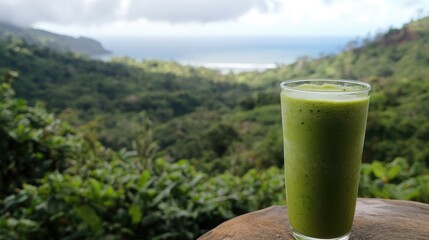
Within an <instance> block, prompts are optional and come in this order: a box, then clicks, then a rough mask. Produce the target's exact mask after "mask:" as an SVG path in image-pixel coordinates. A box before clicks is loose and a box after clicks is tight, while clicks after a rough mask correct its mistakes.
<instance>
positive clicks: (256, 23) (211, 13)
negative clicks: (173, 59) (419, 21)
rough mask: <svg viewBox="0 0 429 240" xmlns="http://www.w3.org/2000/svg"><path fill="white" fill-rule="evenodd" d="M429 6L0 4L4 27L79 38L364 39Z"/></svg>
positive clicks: (330, 1)
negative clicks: (359, 37) (305, 36)
mask: <svg viewBox="0 0 429 240" xmlns="http://www.w3.org/2000/svg"><path fill="white" fill-rule="evenodd" d="M427 15H429V0H67V1H60V0H37V1H35V0H0V20H3V21H8V22H13V23H15V24H19V25H21V26H31V27H37V28H41V29H45V30H49V31H54V32H58V33H64V34H70V35H73V36H79V35H84V36H90V37H108V36H148V35H150V36H167V35H180V36H190V35H191V36H195V35H205V36H207V35H208V36H213V35H216V36H218V35H224V36H230V35H233V36H237V35H238V36H247V35H253V36H255V35H256V36H274V35H277V36H278V35H281V36H290V35H332V36H334V35H350V36H365V35H366V34H367V33H375V32H377V31H383V30H386V29H387V28H389V27H390V26H393V27H400V26H402V24H404V23H406V22H408V21H409V20H410V19H412V18H416V17H418V16H427Z"/></svg>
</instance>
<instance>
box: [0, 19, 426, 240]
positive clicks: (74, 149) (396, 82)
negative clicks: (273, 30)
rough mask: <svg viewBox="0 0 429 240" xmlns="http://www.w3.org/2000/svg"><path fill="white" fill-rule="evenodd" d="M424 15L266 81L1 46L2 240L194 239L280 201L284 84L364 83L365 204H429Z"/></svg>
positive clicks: (19, 43) (268, 75)
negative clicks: (367, 92)
mask: <svg viewBox="0 0 429 240" xmlns="http://www.w3.org/2000/svg"><path fill="white" fill-rule="evenodd" d="M424 49H429V17H426V18H423V19H420V20H418V21H413V22H410V23H409V24H407V25H405V26H404V27H403V28H401V29H390V30H389V31H387V32H386V33H383V34H378V35H376V36H374V37H371V38H369V39H357V40H356V41H352V42H350V43H349V44H348V45H347V46H346V47H345V49H344V51H342V52H341V53H340V54H338V55H334V56H322V57H320V58H317V59H311V58H308V57H302V58H300V59H298V60H297V61H296V62H295V63H293V64H291V65H285V66H282V65H279V66H278V67H277V68H276V69H273V70H268V71H264V72H250V73H241V74H233V73H230V74H226V75H224V74H221V73H220V72H218V71H215V70H210V69H205V68H195V67H188V66H182V65H180V64H177V63H174V62H160V61H135V60H132V59H127V58H122V59H114V60H112V61H109V62H104V61H97V60H91V59H87V58H84V57H82V56H77V55H76V54H74V53H68V54H67V53H66V54H64V53H57V52H55V51H54V50H51V49H49V48H41V47H37V46H33V45H31V44H28V43H26V42H25V41H23V40H20V39H17V38H9V39H8V40H6V41H3V42H1V43H0V78H1V85H0V152H1V155H0V158H1V159H0V165H1V166H0V186H1V188H0V190H1V192H0V199H1V201H0V239H99V238H103V239H136V238H138V239H195V238H196V237H198V236H199V235H201V234H202V233H204V232H205V231H207V230H208V229H210V228H213V227H214V226H216V225H217V224H219V223H220V222H222V221H224V220H226V219H229V218H231V217H233V216H236V215H238V214H242V213H244V212H248V211H252V210H256V209H260V208H263V207H267V206H270V205H273V204H285V202H284V180H283V170H282V167H283V147H282V134H281V132H282V131H281V119H280V117H281V116H280V105H279V102H280V101H279V84H280V82H282V81H283V80H287V79H296V78H347V79H359V80H363V81H366V82H369V83H371V85H372V87H373V91H372V94H371V103H370V112H369V117H368V126H367V133H366V142H365V149H364V164H363V165H362V171H361V183H360V187H359V195H360V196H363V197H382V198H395V199H408V200H415V201H421V202H427V203H429V169H428V166H429V122H428V121H427V119H428V118H429V71H428V66H429V51H425V50H424Z"/></svg>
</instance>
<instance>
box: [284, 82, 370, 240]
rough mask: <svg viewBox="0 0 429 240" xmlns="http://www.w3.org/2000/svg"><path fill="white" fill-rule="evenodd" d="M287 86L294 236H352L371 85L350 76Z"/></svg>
mask: <svg viewBox="0 0 429 240" xmlns="http://www.w3.org/2000/svg"><path fill="white" fill-rule="evenodd" d="M281 89H282V91H281V105H282V120H283V139H284V161H285V176H286V199H287V205H288V215H289V222H290V226H291V228H292V231H293V235H294V237H295V238H296V239H312V240H316V239H349V235H350V231H351V227H352V223H353V218H354V214H355V207H356V199H357V191H358V185H359V175H360V164H361V159H362V149H363V143H364V137H365V128H366V120H367V115H368V105H369V92H370V90H371V86H370V85H369V84H367V83H364V82H359V81H350V80H291V81H285V82H283V83H282V84H281Z"/></svg>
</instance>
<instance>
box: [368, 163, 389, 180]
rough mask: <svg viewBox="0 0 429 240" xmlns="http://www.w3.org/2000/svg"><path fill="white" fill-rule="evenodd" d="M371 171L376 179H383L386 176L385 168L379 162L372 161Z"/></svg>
mask: <svg viewBox="0 0 429 240" xmlns="http://www.w3.org/2000/svg"><path fill="white" fill-rule="evenodd" d="M371 165H372V171H373V173H374V175H375V176H376V177H377V178H384V176H386V171H387V170H386V168H385V167H384V166H383V164H382V163H381V162H379V161H374V162H373V163H372V164H371Z"/></svg>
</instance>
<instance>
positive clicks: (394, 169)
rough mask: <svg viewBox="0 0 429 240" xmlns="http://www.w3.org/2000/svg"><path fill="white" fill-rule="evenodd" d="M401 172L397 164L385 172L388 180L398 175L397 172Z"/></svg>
mask: <svg viewBox="0 0 429 240" xmlns="http://www.w3.org/2000/svg"><path fill="white" fill-rule="evenodd" d="M400 172H401V167H400V166H398V165H395V166H393V167H391V168H390V169H389V171H388V172H387V178H388V179H389V180H392V179H394V178H396V177H397V176H398V174H399V173H400Z"/></svg>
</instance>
